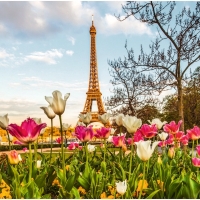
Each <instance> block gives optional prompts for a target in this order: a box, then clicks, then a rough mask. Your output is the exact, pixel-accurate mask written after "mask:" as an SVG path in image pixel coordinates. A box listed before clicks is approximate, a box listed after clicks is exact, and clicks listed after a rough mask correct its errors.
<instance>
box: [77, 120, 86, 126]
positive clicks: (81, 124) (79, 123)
mask: <svg viewBox="0 0 200 200" xmlns="http://www.w3.org/2000/svg"><path fill="white" fill-rule="evenodd" d="M76 126H85V124H84V123H83V122H80V121H78V122H77V124H76Z"/></svg>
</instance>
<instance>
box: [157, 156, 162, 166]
mask: <svg viewBox="0 0 200 200" xmlns="http://www.w3.org/2000/svg"><path fill="white" fill-rule="evenodd" d="M157 162H158V164H160V165H161V164H162V159H161V157H160V156H158V161H157Z"/></svg>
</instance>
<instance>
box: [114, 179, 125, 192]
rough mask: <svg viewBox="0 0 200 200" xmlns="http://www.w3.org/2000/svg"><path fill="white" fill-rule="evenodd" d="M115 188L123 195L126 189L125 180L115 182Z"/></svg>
mask: <svg viewBox="0 0 200 200" xmlns="http://www.w3.org/2000/svg"><path fill="white" fill-rule="evenodd" d="M116 190H117V192H118V193H119V194H121V195H123V194H124V193H125V192H126V190H127V183H126V180H125V181H122V182H118V183H116Z"/></svg>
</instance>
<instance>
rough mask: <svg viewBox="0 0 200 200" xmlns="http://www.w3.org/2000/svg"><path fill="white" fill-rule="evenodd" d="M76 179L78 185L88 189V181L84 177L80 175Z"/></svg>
mask: <svg viewBox="0 0 200 200" xmlns="http://www.w3.org/2000/svg"><path fill="white" fill-rule="evenodd" d="M77 181H78V182H79V183H80V185H81V186H82V187H83V188H84V189H85V190H86V191H88V190H89V188H90V184H89V182H88V181H87V180H86V179H85V178H84V177H81V176H79V177H78V179H77Z"/></svg>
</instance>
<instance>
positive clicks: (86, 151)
mask: <svg viewBox="0 0 200 200" xmlns="http://www.w3.org/2000/svg"><path fill="white" fill-rule="evenodd" d="M85 156H86V163H88V146H87V142H86V143H85Z"/></svg>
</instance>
